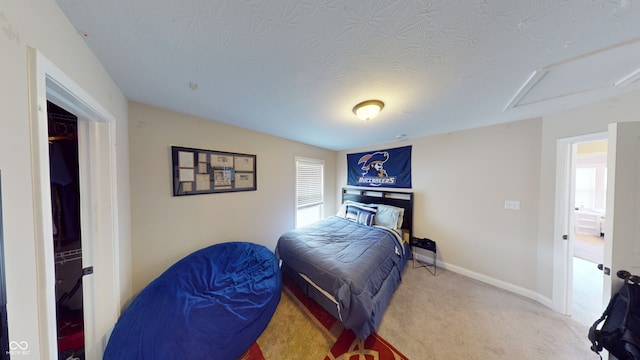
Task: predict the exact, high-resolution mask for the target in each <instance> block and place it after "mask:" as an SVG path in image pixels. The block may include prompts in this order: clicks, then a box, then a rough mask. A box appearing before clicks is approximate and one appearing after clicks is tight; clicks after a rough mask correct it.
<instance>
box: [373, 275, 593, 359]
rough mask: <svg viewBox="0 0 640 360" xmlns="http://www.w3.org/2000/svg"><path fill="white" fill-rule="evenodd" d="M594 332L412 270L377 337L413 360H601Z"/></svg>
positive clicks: (457, 279) (463, 282)
mask: <svg viewBox="0 0 640 360" xmlns="http://www.w3.org/2000/svg"><path fill="white" fill-rule="evenodd" d="M587 331H588V327H587V326H585V325H581V324H579V323H578V322H577V321H575V320H573V319H571V318H570V317H568V316H564V315H561V314H558V313H556V312H554V311H552V310H551V309H549V308H547V307H545V306H543V305H540V304H539V303H537V302H535V301H533V300H529V299H527V298H524V297H522V296H519V295H515V294H513V293H510V292H507V291H504V290H501V289H498V288H495V287H493V286H490V285H487V284H484V283H481V282H479V281H476V280H472V279H470V278H467V277H464V276H461V275H458V274H455V273H453V272H450V271H446V270H440V269H438V275H437V276H435V277H434V276H433V275H431V274H430V273H429V272H428V271H426V270H425V269H423V268H418V269H412V268H411V266H409V268H408V269H407V270H406V271H405V273H404V274H403V283H402V284H401V285H400V288H399V289H398V291H396V293H395V294H394V297H393V299H392V302H391V305H390V307H389V309H388V310H387V312H386V313H385V316H384V318H383V319H382V324H381V326H380V329H379V331H378V332H379V334H380V335H381V336H383V337H384V338H385V339H386V340H387V341H389V342H390V343H392V344H393V345H394V346H395V347H396V348H397V349H398V350H400V351H402V353H404V354H405V355H406V356H407V357H409V358H410V359H412V360H422V359H443V360H444V359H519V360H525V359H531V360H534V359H535V360H540V359H563V360H568V359H580V360H583V359H593V358H594V356H595V358H596V359H597V356H596V355H595V354H594V353H592V352H591V350H589V346H590V343H589V341H588V340H587Z"/></svg>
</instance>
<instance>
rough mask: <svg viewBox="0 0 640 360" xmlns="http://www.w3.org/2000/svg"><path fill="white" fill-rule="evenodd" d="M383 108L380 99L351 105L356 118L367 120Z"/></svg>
mask: <svg viewBox="0 0 640 360" xmlns="http://www.w3.org/2000/svg"><path fill="white" fill-rule="evenodd" d="M382 108H384V103H383V102H382V101H380V100H367V101H363V102H361V103H359V104H358V105H356V106H354V107H353V113H354V114H356V116H357V117H358V119H360V120H364V121H369V120H371V119H373V118H374V117H376V116H378V114H379V113H380V110H382Z"/></svg>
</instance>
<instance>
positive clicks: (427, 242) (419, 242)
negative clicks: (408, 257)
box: [409, 237, 438, 276]
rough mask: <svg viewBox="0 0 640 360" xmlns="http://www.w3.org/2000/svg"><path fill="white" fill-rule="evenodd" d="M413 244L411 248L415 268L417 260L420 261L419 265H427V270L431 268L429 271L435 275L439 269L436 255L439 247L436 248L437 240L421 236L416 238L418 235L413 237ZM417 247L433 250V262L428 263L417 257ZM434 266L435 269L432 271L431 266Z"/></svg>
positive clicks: (411, 242)
mask: <svg viewBox="0 0 640 360" xmlns="http://www.w3.org/2000/svg"><path fill="white" fill-rule="evenodd" d="M409 243H410V244H411V249H412V250H413V251H412V252H413V254H412V255H413V268H414V269H415V268H416V261H417V262H418V264H419V266H418V267H425V268H427V270H429V272H431V273H432V274H433V276H435V275H436V269H437V265H436V255H437V252H438V250H437V248H436V242H435V241H433V240H431V239H427V238H424V239H420V238H416V237H411V241H410V242H409ZM416 248H420V249H425V250H428V251H431V252H432V253H433V262H432V263H431V264H427V263H424V262H422V261H420V260H417V259H416ZM431 266H433V271H431V269H430V267H431Z"/></svg>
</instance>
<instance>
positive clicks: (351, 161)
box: [347, 146, 411, 188]
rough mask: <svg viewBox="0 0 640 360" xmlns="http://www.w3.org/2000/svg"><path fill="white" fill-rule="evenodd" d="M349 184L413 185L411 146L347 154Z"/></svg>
mask: <svg viewBox="0 0 640 360" xmlns="http://www.w3.org/2000/svg"><path fill="white" fill-rule="evenodd" d="M347 185H353V186H372V187H378V186H380V187H392V188H410V187H411V146H404V147H400V148H394V149H386V150H378V151H371V152H363V153H356V154H347Z"/></svg>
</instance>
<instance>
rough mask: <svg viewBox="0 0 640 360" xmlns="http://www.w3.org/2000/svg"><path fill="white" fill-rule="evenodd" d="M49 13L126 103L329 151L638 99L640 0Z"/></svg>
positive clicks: (263, 0) (92, 8) (117, 7)
mask: <svg viewBox="0 0 640 360" xmlns="http://www.w3.org/2000/svg"><path fill="white" fill-rule="evenodd" d="M56 1H57V3H58V4H59V5H60V7H61V8H62V10H63V11H64V12H65V14H66V15H67V16H68V17H69V19H70V20H71V22H72V23H73V24H74V26H75V27H76V29H77V30H78V33H79V35H80V36H83V37H84V38H85V41H86V42H87V44H88V45H89V46H90V47H91V48H92V49H93V51H94V52H95V54H96V56H97V57H98V59H100V61H101V62H102V63H103V64H104V66H105V68H106V69H107V71H108V72H109V73H110V74H111V76H112V77H113V79H114V80H115V82H116V83H117V84H118V86H119V87H120V89H121V90H122V91H123V92H124V94H125V96H126V97H127V98H128V99H129V100H132V101H136V102H140V103H145V104H150V105H154V106H159V107H162V108H166V109H170V110H173V111H177V112H181V113H185V114H190V115H194V116H198V117H202V118H205V119H211V120H214V121H218V122H222V123H228V124H232V125H236V126H239V127H242V128H247V129H253V130H256V131H260V132H264V133H267V134H272V135H276V136H280V137H284V138H288V139H291V140H295V141H299V142H303V143H307V144H311V145H316V146H320V147H323V148H327V149H332V150H344V149H351V148H357V147H362V146H368V145H374V144H382V143H386V142H391V141H395V140H396V136H398V135H400V134H405V138H407V139H409V138H414V137H418V136H425V135H431V134H437V133H444V132H449V131H455V130H461V129H468V128H474V127H479V126H485V125H491V124H498V123H502V122H507V121H513V120H519V119H524V118H529V117H535V116H541V115H544V114H547V113H550V112H555V111H559V110H563V109H567V108H571V107H575V106H579V105H583V104H586V103H589V102H593V101H597V100H601V99H605V98H608V97H612V96H616V95H620V94H624V93H627V92H630V91H634V90H638V89H640V80H637V79H638V77H632V78H630V79H629V80H631V81H626V82H622V84H618V85H617V86H614V84H616V83H618V82H619V81H620V80H622V79H623V78H625V77H627V76H629V75H633V74H634V73H635V72H636V71H638V70H639V69H640V1H638V0H616V1H613V0H590V1H587V0H569V1H560V0H441V1H440V0H430V1H429V0H427V1H409V0H398V1H372V0H351V1H333V0H279V1H276V0H273V1H267V0H217V1H216V0H161V1H160V0H135V1H131V0H110V1H106V0H56ZM636 75H640V73H636ZM367 99H379V100H382V101H384V102H385V108H384V110H383V111H382V113H381V114H380V116H379V117H378V118H376V119H373V120H371V121H369V122H363V121H361V120H357V119H356V117H355V116H354V115H353V113H352V112H351V109H352V108H353V106H354V105H355V104H356V103H358V102H360V101H363V100H367Z"/></svg>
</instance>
